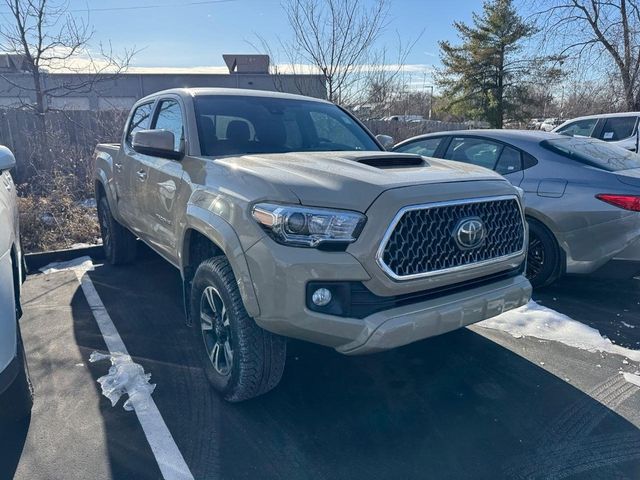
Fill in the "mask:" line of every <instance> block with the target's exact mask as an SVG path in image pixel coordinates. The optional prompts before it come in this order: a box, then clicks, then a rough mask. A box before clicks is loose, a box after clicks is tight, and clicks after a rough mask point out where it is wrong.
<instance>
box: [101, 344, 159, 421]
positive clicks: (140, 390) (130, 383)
mask: <svg viewBox="0 0 640 480" xmlns="http://www.w3.org/2000/svg"><path fill="white" fill-rule="evenodd" d="M101 360H111V367H110V368H109V373H107V374H106V375H105V376H103V377H100V378H99V379H98V383H99V384H100V387H102V394H103V395H104V396H105V397H107V398H108V399H109V400H110V401H111V406H112V407H115V406H116V404H117V403H118V400H120V397H122V396H123V395H124V394H125V393H126V394H127V395H128V396H129V398H128V399H127V401H125V402H124V405H123V408H124V409H125V410H127V411H131V410H134V407H133V404H132V402H135V404H136V410H138V411H139V410H146V409H147V407H148V405H149V403H150V402H149V401H150V400H151V394H152V393H153V391H154V390H155V388H156V386H155V384H151V383H149V380H151V374H150V373H144V368H142V365H140V364H138V363H136V362H134V361H133V360H131V357H130V356H129V355H125V354H124V353H114V354H113V355H107V354H104V353H99V352H93V353H92V354H91V356H90V357H89V361H90V362H91V363H94V362H99V361H101Z"/></svg>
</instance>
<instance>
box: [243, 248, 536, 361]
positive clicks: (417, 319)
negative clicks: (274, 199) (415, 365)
mask: <svg viewBox="0 0 640 480" xmlns="http://www.w3.org/2000/svg"><path fill="white" fill-rule="evenodd" d="M246 258H247V263H248V266H249V271H250V275H251V278H252V281H253V284H254V285H255V288H256V295H257V299H258V304H259V306H260V315H259V316H257V317H256V318H255V320H256V323H257V324H258V325H260V326H261V327H262V328H264V329H265V330H269V331H271V332H273V333H276V334H279V335H283V336H287V337H293V338H298V339H301V340H306V341H309V342H313V343H319V344H322V345H327V346H330V347H333V348H335V349H336V350H337V351H339V352H341V353H344V354H349V355H357V354H365V353H374V352H378V351H382V350H387V349H390V348H395V347H399V346H401V345H406V344H408V343H412V342H415V341H417V340H421V339H424V338H428V337H431V336H434V335H439V334H442V333H446V332H449V331H451V330H455V329H457V328H460V327H463V326H465V325H469V324H472V323H475V322H479V321H482V320H485V319H487V318H490V317H493V316H495V315H498V314H500V313H502V312H504V311H506V310H510V309H513V308H516V307H519V306H521V305H524V304H525V303H527V302H528V301H529V299H530V298H531V285H530V284H529V282H528V280H527V279H526V278H524V277H523V276H522V275H517V276H514V277H511V278H507V279H504V280H497V281H495V282H491V283H488V284H483V285H480V286H477V287H474V288H469V289H466V290H462V291H457V292H455V293H451V294H446V295H443V296H440V297H437V298H432V299H429V300H426V301H421V302H417V303H413V304H410V305H404V306H401V307H397V308H391V309H388V310H384V311H380V312H377V313H374V314H372V315H369V316H366V317H364V318H349V317H340V316H335V315H327V314H324V313H319V312H314V311H311V310H309V309H308V308H307V306H306V302H305V299H306V285H307V283H308V282H310V281H314V280H319V281H332V280H335V281H357V282H363V283H368V282H369V280H370V276H369V275H368V273H367V271H366V270H365V269H364V268H363V266H362V265H361V264H360V263H359V262H358V261H357V260H356V259H355V258H354V257H353V256H352V255H351V254H349V253H348V252H323V251H318V250H314V249H300V248H292V247H285V246H282V245H278V244H276V243H275V242H273V241H272V240H271V239H269V238H264V239H262V240H260V241H259V242H258V243H256V244H255V245H254V246H252V247H251V248H250V249H249V250H247V252H246Z"/></svg>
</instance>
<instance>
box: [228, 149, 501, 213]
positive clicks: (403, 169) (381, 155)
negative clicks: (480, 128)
mask: <svg viewBox="0 0 640 480" xmlns="http://www.w3.org/2000/svg"><path fill="white" fill-rule="evenodd" d="M416 160H417V161H416ZM420 160H422V162H420ZM217 161H218V162H224V163H226V164H228V165H229V166H230V167H232V168H234V169H236V170H244V171H246V172H247V173H251V174H254V175H256V176H259V177H261V178H263V179H265V180H267V181H269V182H271V183H274V184H280V185H282V186H283V187H286V188H288V189H289V190H290V191H292V192H293V193H294V194H295V195H296V196H297V197H298V198H299V199H300V202H301V203H302V204H303V205H309V206H322V207H334V208H345V209H350V210H357V211H360V212H364V211H366V209H367V208H368V207H369V206H370V205H371V204H372V203H373V201H374V200H375V199H376V198H377V197H378V196H379V195H380V194H381V193H382V192H384V191H385V190H389V189H392V188H399V187H406V186H413V185H427V184H433V183H448V182H466V181H477V180H494V181H505V182H506V180H505V179H504V178H502V177H501V176H500V175H498V174H496V173H495V172H493V171H491V170H487V169H485V168H482V167H477V166H475V165H470V164H466V163H460V162H452V161H448V160H439V159H435V158H426V157H419V156H417V155H406V154H400V153H391V152H308V153H278V154H262V155H244V156H240V157H224V158H220V159H218V160H217ZM362 162H366V163H362ZM387 162H388V163H387ZM416 163H419V164H420V165H415V164H416ZM387 164H389V165H392V166H389V167H388V166H387ZM373 165H377V166H373ZM469 188H470V189H472V188H473V187H472V186H470V187H469Z"/></svg>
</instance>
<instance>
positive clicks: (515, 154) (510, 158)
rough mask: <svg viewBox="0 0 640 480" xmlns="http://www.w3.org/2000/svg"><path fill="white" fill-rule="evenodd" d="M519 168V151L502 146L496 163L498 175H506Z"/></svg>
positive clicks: (520, 163)
mask: <svg viewBox="0 0 640 480" xmlns="http://www.w3.org/2000/svg"><path fill="white" fill-rule="evenodd" d="M520 170H522V157H521V155H520V152H519V151H518V150H516V149H515V148H511V147H504V149H503V150H502V153H501V154H500V158H499V159H498V163H497V164H496V172H498V173H499V174H500V175H508V174H510V173H515V172H519V171H520Z"/></svg>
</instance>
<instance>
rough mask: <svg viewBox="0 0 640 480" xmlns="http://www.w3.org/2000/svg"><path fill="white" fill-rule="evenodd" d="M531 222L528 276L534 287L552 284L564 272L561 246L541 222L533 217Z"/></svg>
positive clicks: (529, 221)
mask: <svg viewBox="0 0 640 480" xmlns="http://www.w3.org/2000/svg"><path fill="white" fill-rule="evenodd" d="M527 221H528V223H529V252H528V255H527V278H528V279H529V281H530V282H531V285H533V287H534V288H539V287H544V286H547V285H550V284H551V283H553V282H554V281H556V280H557V279H558V277H559V276H560V274H561V273H562V268H561V266H560V260H561V258H562V256H561V254H560V247H559V246H558V242H556V239H555V237H554V236H553V234H552V233H551V232H550V231H549V229H548V228H547V227H545V226H544V225H543V224H542V223H541V222H539V221H537V220H534V219H532V218H528V219H527Z"/></svg>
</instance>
